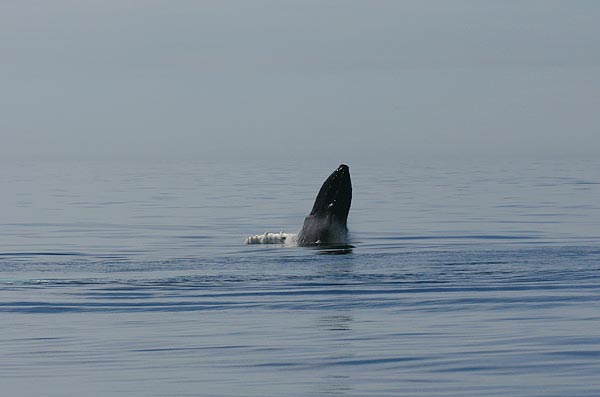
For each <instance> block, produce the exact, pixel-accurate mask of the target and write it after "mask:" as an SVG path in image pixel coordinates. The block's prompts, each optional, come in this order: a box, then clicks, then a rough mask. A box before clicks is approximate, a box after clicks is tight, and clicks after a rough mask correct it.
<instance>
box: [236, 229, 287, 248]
mask: <svg viewBox="0 0 600 397" xmlns="http://www.w3.org/2000/svg"><path fill="white" fill-rule="evenodd" d="M245 243H246V244H284V245H296V234H294V233H284V232H283V231H281V232H279V233H269V232H266V233H264V234H255V235H254V236H250V237H246V239H245Z"/></svg>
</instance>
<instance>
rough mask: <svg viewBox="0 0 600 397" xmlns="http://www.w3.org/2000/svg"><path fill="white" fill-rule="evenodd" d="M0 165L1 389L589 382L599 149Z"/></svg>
mask: <svg viewBox="0 0 600 397" xmlns="http://www.w3.org/2000/svg"><path fill="white" fill-rule="evenodd" d="M337 165H338V163H334V162H332V163H327V164H325V163H323V164H321V163H319V164H317V163H315V164H260V165H259V164H243V163H240V164H231V163H223V164H216V163H202V162H185V161H181V162H154V163H147V164H145V163H135V162H129V163H126V162H123V163H94V162H82V163H75V162H73V163H69V162H62V163H61V162H54V163H51V162H47V163H42V162H36V163H10V164H3V167H2V168H1V169H0V186H1V188H2V195H1V196H0V357H1V360H0V387H1V390H2V395H6V396H81V395H101V396H117V395H118V396H317V395H319V396H320V395H341V396H423V397H425V396H427V397H430V396H507V397H508V396H510V397H515V396H561V397H564V396H598V395H600V245H599V243H600V161H597V160H587V161H586V160H572V161H552V160H547V161H491V160H490V161H483V162H468V161H454V162H441V161H440V162H439V163H427V162H413V163H411V162H398V163H391V162H390V163H386V164H354V163H350V164H349V165H350V172H351V175H352V180H353V186H354V199H353V204H352V209H351V211H350V217H349V228H350V230H351V232H352V243H351V244H352V248H346V249H321V250H319V249H313V248H299V247H294V246H289V245H288V246H285V245H280V244H270V245H262V244H257V245H246V244H244V239H245V237H247V236H250V235H254V234H259V233H264V232H281V231H284V232H286V233H294V232H296V231H297V230H298V229H299V228H300V226H301V224H302V220H303V217H304V216H305V215H306V214H307V213H308V212H309V210H310V208H311V206H312V203H313V200H314V198H315V195H316V193H317V191H318V189H319V187H320V185H321V183H322V182H323V180H324V179H325V178H326V177H327V176H328V175H329V173H331V171H333V169H335V167H337Z"/></svg>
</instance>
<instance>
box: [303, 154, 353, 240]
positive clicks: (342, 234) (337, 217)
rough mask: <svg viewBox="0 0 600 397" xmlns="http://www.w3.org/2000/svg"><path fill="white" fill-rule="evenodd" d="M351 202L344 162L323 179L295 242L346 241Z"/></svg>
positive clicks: (348, 179) (350, 187)
mask: <svg viewBox="0 0 600 397" xmlns="http://www.w3.org/2000/svg"><path fill="white" fill-rule="evenodd" d="M351 201H352V182H351V181H350V170H349V168H348V166H347V165H346V164H341V165H340V166H339V167H338V168H337V169H336V170H335V171H333V173H332V174H331V175H329V178H327V179H326V180H325V182H323V186H321V189H320V190H319V194H317V198H316V199H315V204H314V205H313V207H312V210H311V211H310V214H309V215H308V216H307V217H306V218H305V219H304V224H303V225H302V229H301V230H300V232H298V236H297V243H298V245H300V246H308V245H315V244H336V243H345V242H346V240H347V238H348V226H347V221H348V212H349V211H350V202H351Z"/></svg>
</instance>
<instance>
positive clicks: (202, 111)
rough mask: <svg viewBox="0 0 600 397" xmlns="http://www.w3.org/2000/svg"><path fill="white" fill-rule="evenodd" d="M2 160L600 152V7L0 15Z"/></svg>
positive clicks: (255, 6) (462, 5) (256, 6)
mask: <svg viewBox="0 0 600 397" xmlns="http://www.w3.org/2000/svg"><path fill="white" fill-rule="evenodd" d="M0 57H1V58H0V59H1V62H0V76H1V77H0V109H1V110H0V138H1V143H0V156H1V157H2V158H4V159H33V158H38V157H42V158H62V157H67V158H71V157H74V158H99V159H112V158H127V157H131V158H139V157H156V158H178V157H185V158H198V159H205V158H207V159H213V160H232V159H236V158H247V159H253V158H263V159H273V160H288V159H289V160H298V159H302V160H311V159H319V158H329V157H334V158H339V159H340V161H351V160H352V159H356V158H367V159H378V158H380V157H381V158H382V157H391V156H398V157H399V158H404V157H415V156H416V157H424V158H427V157H429V156H432V157H436V156H445V155H451V156H464V157H471V156H494V155H498V156H544V157H550V156H555V157H568V156H571V157H572V156H578V155H581V156H583V155H587V156H593V155H594V154H599V155H600V128H599V127H600V1H595V0H589V1H574V0H569V1H552V0H539V1H525V0H518V1H517V0H515V1H510V0H503V1H481V0H471V1H466V0H454V1H447V0H439V1H423V0H415V1H382V0H377V1H373V0H371V1H352V0H340V1H328V0H320V1H308V0H301V1H282V0H274V1H248V0H243V1H242V0H240V1H224V0H218V1H200V0H197V1H182V0H178V1H153V0H147V1H125V0H114V1H110V0H99V1H91V0H72V1H66V0H53V1H46V0H42V1H24V0H2V1H0Z"/></svg>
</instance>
